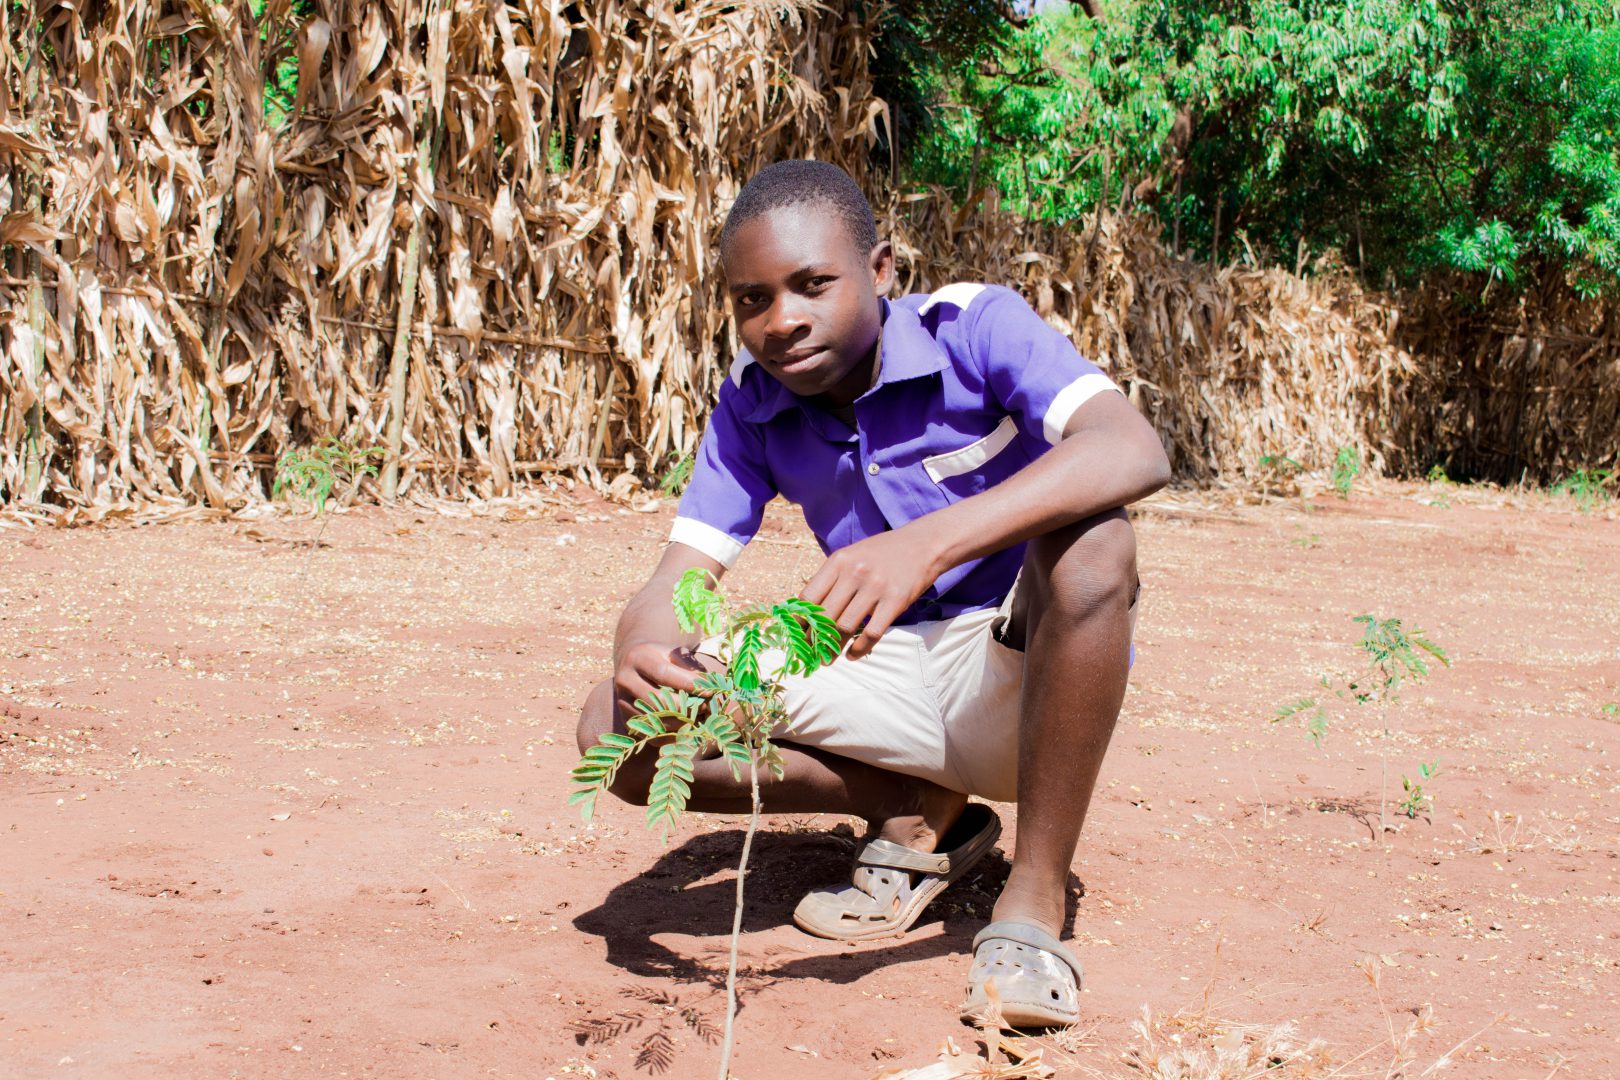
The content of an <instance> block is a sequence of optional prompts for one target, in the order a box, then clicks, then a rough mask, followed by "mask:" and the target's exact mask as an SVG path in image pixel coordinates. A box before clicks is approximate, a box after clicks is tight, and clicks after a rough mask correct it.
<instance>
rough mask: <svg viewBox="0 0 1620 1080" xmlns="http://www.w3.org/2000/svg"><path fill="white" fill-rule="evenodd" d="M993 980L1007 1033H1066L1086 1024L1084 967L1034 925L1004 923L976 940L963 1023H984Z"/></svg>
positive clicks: (990, 927)
mask: <svg viewBox="0 0 1620 1080" xmlns="http://www.w3.org/2000/svg"><path fill="white" fill-rule="evenodd" d="M991 979H994V980H995V981H996V991H997V993H998V994H999V995H1000V997H1001V1026H1002V1027H1007V1028H1040V1027H1066V1026H1068V1025H1069V1024H1073V1023H1075V1022H1076V1021H1077V1020H1079V1019H1080V986H1081V984H1082V983H1083V982H1084V980H1085V973H1084V972H1083V971H1082V970H1081V967H1080V961H1078V960H1076V959H1075V958H1074V954H1073V953H1071V952H1069V950H1068V949H1067V948H1065V947H1064V945H1063V943H1062V942H1061V941H1059V940H1058V939H1057V938H1055V937H1053V936H1052V935H1051V934H1048V933H1047V932H1046V931H1045V930H1042V929H1041V928H1040V927H1038V926H1036V925H1034V924H1033V923H1027V922H1022V921H1019V920H1017V919H1003V920H1002V921H1000V922H993V923H991V924H990V925H989V926H987V927H985V928H984V929H983V930H980V931H979V933H978V935H977V936H976V937H974V939H973V967H972V969H971V970H970V971H969V973H968V998H967V1001H966V1002H965V1003H964V1004H963V1005H962V1019H963V1020H967V1021H969V1022H970V1023H971V1022H977V1021H979V1020H981V1019H983V1018H984V1013H985V1008H986V1006H987V1005H988V1004H989V998H988V997H987V996H986V994H985V992H984V986H985V983H987V982H989V981H990V980H991Z"/></svg>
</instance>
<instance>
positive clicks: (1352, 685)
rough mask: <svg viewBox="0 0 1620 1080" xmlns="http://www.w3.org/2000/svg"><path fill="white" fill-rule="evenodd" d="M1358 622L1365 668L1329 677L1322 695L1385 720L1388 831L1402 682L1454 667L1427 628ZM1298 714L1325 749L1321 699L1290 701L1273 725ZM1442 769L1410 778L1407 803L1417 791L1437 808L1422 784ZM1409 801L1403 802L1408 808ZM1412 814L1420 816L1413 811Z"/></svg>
mask: <svg viewBox="0 0 1620 1080" xmlns="http://www.w3.org/2000/svg"><path fill="white" fill-rule="evenodd" d="M1355 621H1356V622H1358V623H1361V624H1362V627H1363V632H1362V636H1361V641H1360V642H1359V645H1360V647H1361V651H1362V654H1363V656H1364V657H1365V659H1366V664H1367V666H1366V668H1364V669H1363V670H1362V671H1361V672H1359V673H1357V674H1353V675H1347V674H1343V673H1338V674H1334V675H1324V676H1322V677H1321V679H1319V680H1318V683H1319V685H1320V686H1321V688H1322V690H1323V691H1326V692H1327V693H1330V694H1331V695H1332V696H1333V697H1334V698H1336V699H1338V700H1339V701H1344V702H1349V703H1350V704H1353V705H1355V706H1357V707H1361V706H1371V707H1372V708H1375V709H1377V710H1378V714H1379V716H1380V717H1381V718H1382V719H1383V722H1384V723H1383V727H1384V737H1383V739H1382V740H1381V741H1380V747H1381V762H1380V769H1381V773H1382V780H1381V787H1382V793H1381V794H1380V796H1379V807H1378V817H1379V823H1380V825H1381V827H1382V829H1383V830H1385V831H1387V829H1388V803H1389V799H1388V791H1389V749H1388V748H1389V740H1390V738H1391V737H1392V736H1393V734H1394V732H1393V731H1392V730H1391V728H1390V712H1391V709H1392V707H1393V706H1394V705H1395V704H1396V703H1397V702H1398V701H1399V700H1400V688H1401V685H1402V684H1403V683H1418V682H1422V681H1423V680H1424V679H1426V678H1428V676H1429V664H1430V662H1431V661H1435V660H1438V661H1439V662H1440V663H1441V664H1442V665H1443V666H1445V667H1450V666H1451V659H1450V658H1449V657H1448V656H1447V655H1446V652H1445V650H1444V649H1442V648H1441V647H1440V646H1439V645H1437V644H1435V643H1434V642H1433V641H1431V640H1430V639H1429V637H1428V635H1427V634H1425V633H1424V632H1423V631H1422V630H1416V629H1414V630H1405V629H1403V628H1402V627H1401V620H1399V619H1380V618H1378V617H1376V616H1374V615H1358V616H1356V619H1355ZM1295 716H1302V717H1303V718H1304V720H1305V734H1306V736H1307V737H1308V738H1309V739H1310V740H1311V742H1312V743H1313V744H1314V745H1316V746H1321V745H1322V743H1323V742H1324V741H1325V740H1326V738H1327V734H1328V712H1327V707H1326V705H1324V704H1323V702H1322V699H1321V698H1320V697H1316V696H1313V697H1302V698H1299V699H1298V700H1296V701H1291V702H1289V703H1288V704H1286V705H1283V706H1281V707H1279V708H1278V709H1277V713H1276V715H1275V716H1273V717H1272V720H1271V722H1272V723H1274V724H1276V723H1280V722H1282V721H1284V720H1288V719H1290V718H1292V717H1295ZM1436 767H1437V766H1434V765H1428V766H1422V767H1420V768H1419V770H1418V771H1419V774H1420V780H1419V781H1418V782H1417V783H1416V784H1415V785H1414V783H1413V782H1410V781H1408V780H1407V779H1406V777H1404V776H1403V777H1402V778H1401V779H1402V783H1404V784H1406V785H1407V788H1406V790H1407V796H1408V802H1410V800H1411V798H1412V792H1413V790H1414V787H1416V790H1417V792H1418V795H1419V797H1420V798H1421V800H1422V803H1423V805H1428V806H1433V805H1434V798H1433V796H1431V795H1429V794H1428V793H1426V792H1424V791H1423V790H1422V786H1421V782H1422V780H1427V779H1428V778H1429V777H1430V776H1432V775H1433V770H1434V768H1436ZM1406 808H1407V803H1402V804H1401V809H1403V810H1405V809H1406ZM1408 816H1409V817H1410V816H1415V815H1413V814H1411V813H1410V812H1409V813H1408Z"/></svg>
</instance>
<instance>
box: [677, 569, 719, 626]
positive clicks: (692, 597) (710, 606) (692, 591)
mask: <svg viewBox="0 0 1620 1080" xmlns="http://www.w3.org/2000/svg"><path fill="white" fill-rule="evenodd" d="M711 581H715V577H714V575H713V574H711V573H709V572H708V571H707V570H704V569H702V568H701V567H693V568H692V569H690V570H688V571H687V572H686V573H684V574H682V575H681V579H680V580H679V581H677V582H676V583H675V601H674V602H675V620H676V621H677V622H679V623H680V624H681V630H682V631H684V632H685V633H688V634H691V633H696V632H701V633H704V634H716V633H719V632H720V629H721V627H723V626H724V625H725V617H726V598H725V596H724V594H722V593H720V592H719V591H718V590H716V589H712V588H710V587H709V583H710V582H711ZM716 583H717V584H718V582H716Z"/></svg>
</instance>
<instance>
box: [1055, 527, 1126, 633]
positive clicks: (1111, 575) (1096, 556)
mask: <svg viewBox="0 0 1620 1080" xmlns="http://www.w3.org/2000/svg"><path fill="white" fill-rule="evenodd" d="M1031 546H1032V549H1033V551H1032V554H1033V555H1034V557H1035V559H1036V561H1037V564H1038V565H1039V567H1040V569H1041V570H1043V571H1044V575H1043V576H1044V577H1045V579H1046V580H1045V586H1046V587H1045V589H1044V590H1043V592H1044V594H1045V596H1044V599H1045V605H1046V607H1047V609H1048V610H1049V611H1051V612H1054V613H1056V614H1058V615H1060V616H1062V617H1064V618H1066V619H1087V618H1091V617H1092V616H1095V615H1099V614H1110V613H1114V612H1123V611H1125V610H1126V609H1128V608H1129V607H1130V605H1131V602H1132V601H1133V600H1134V599H1135V596H1136V587H1137V577H1136V534H1135V532H1134V531H1133V530H1132V529H1131V522H1130V518H1129V517H1128V516H1127V515H1126V513H1125V511H1124V510H1111V511H1109V512H1107V513H1105V514H1099V515H1097V516H1096V517H1093V518H1088V519H1086V520H1085V521H1081V522H1077V523H1076V524H1074V525H1071V526H1069V527H1067V528H1065V529H1059V530H1056V531H1054V532H1051V533H1048V534H1047V535H1045V536H1042V537H1038V538H1036V539H1035V540H1033V541H1031Z"/></svg>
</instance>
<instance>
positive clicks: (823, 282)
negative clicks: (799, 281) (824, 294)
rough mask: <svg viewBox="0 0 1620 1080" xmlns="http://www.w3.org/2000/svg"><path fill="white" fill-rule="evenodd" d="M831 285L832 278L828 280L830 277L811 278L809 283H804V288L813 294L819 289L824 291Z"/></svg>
mask: <svg viewBox="0 0 1620 1080" xmlns="http://www.w3.org/2000/svg"><path fill="white" fill-rule="evenodd" d="M831 284H832V278H830V277H813V278H811V279H810V280H809V281H807V282H805V283H804V287H805V288H806V289H808V290H809V291H811V292H815V291H817V290H819V289H825V288H826V287H827V286H828V285H831Z"/></svg>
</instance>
